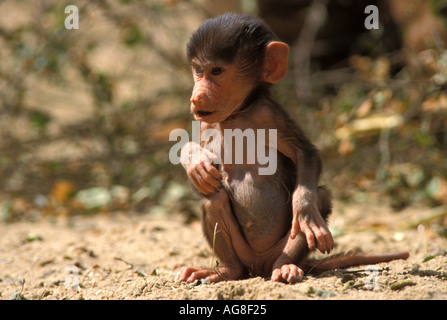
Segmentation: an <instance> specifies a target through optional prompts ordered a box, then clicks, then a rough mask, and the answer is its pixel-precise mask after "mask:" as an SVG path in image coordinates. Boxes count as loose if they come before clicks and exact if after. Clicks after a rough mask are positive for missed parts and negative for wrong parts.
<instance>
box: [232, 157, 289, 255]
mask: <svg viewBox="0 0 447 320" xmlns="http://www.w3.org/2000/svg"><path fill="white" fill-rule="evenodd" d="M248 168H249V167H247V166H243V165H242V166H239V167H238V166H237V165H234V167H233V166H232V168H231V170H229V171H228V176H227V178H226V179H224V181H225V183H224V186H225V189H226V190H227V192H228V194H229V196H230V199H231V204H232V208H233V213H234V216H235V218H236V219H237V221H238V223H239V225H240V228H241V232H242V233H243V235H244V237H245V239H246V241H247V243H248V245H249V246H250V247H251V248H252V249H253V250H254V251H255V252H256V253H263V252H266V251H268V250H270V249H271V248H272V247H274V246H275V245H276V244H277V243H278V242H279V240H280V239H281V238H283V237H284V236H285V234H286V233H287V232H288V231H289V229H290V225H291V221H292V205H291V194H290V191H288V190H287V188H286V185H285V184H284V183H283V182H282V181H281V179H280V177H279V176H276V175H273V176H258V175H257V174H255V173H253V170H250V169H248Z"/></svg>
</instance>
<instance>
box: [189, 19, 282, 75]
mask: <svg viewBox="0 0 447 320" xmlns="http://www.w3.org/2000/svg"><path fill="white" fill-rule="evenodd" d="M276 39H277V37H276V35H275V34H274V33H273V31H272V30H271V29H270V28H269V27H268V26H267V25H266V24H265V23H264V22H263V21H262V20H260V19H259V18H256V17H254V16H252V15H249V14H239V13H227V14H224V15H221V16H218V17H216V18H213V19H209V20H206V21H205V22H204V23H203V24H202V25H201V26H200V27H199V29H197V31H196V32H194V34H193V35H192V36H191V39H190V40H189V43H188V45H187V47H186V55H187V58H188V60H189V61H190V62H191V60H192V59H194V58H196V59H198V60H199V61H200V62H202V63H206V62H214V61H222V62H224V63H233V62H236V63H237V64H238V67H239V69H240V71H241V72H242V74H243V75H244V76H246V77H250V78H252V77H253V78H256V77H259V74H260V71H261V70H262V63H263V57H264V49H265V47H266V46H267V44H268V43H270V42H271V41H274V40H276Z"/></svg>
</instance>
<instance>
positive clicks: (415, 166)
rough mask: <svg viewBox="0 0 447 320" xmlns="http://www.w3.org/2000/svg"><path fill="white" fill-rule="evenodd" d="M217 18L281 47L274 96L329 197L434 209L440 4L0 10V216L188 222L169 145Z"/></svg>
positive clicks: (186, 116) (443, 126)
mask: <svg viewBox="0 0 447 320" xmlns="http://www.w3.org/2000/svg"><path fill="white" fill-rule="evenodd" d="M369 4H374V5H376V6H377V7H378V8H379V19H380V28H379V29H377V30H376V29H372V30H367V29H366V28H365V25H364V21H365V19H366V17H367V16H368V14H366V13H365V12H364V9H365V7H366V6H367V5H369ZM68 5H76V6H77V7H78V9H79V29H77V30H74V29H73V30H67V29H66V28H65V26H64V21H65V19H66V18H67V17H68V15H69V14H68V13H65V12H64V10H65V7H66V6H68ZM225 11H245V12H250V13H254V14H258V15H260V16H261V17H263V18H264V19H265V20H266V21H267V22H268V23H269V24H270V25H271V26H272V28H273V29H274V31H275V32H276V33H277V34H278V35H279V37H280V38H281V39H282V40H283V41H285V42H287V43H288V44H289V45H290V46H291V49H292V50H291V56H290V66H289V72H288V74H287V77H286V79H285V80H284V81H283V82H282V83H281V84H279V85H277V86H276V87H275V96H276V97H277V99H278V100H279V101H280V102H281V103H282V104H283V105H284V106H285V107H286V109H287V110H288V111H289V112H290V113H291V115H292V116H293V117H294V118H295V119H296V120H297V121H298V122H299V123H300V124H301V125H302V126H303V128H304V129H305V131H306V132H307V133H308V135H309V136H310V137H311V139H312V140H313V141H314V142H315V143H316V144H317V145H318V147H319V148H320V149H321V153H322V157H323V162H324V166H325V170H324V175H323V177H322V183H324V184H326V185H328V186H329V187H330V188H331V190H332V191H333V194H334V197H335V198H336V199H337V200H338V201H353V202H367V203H370V204H371V205H373V206H374V205H376V204H381V205H383V204H387V205H390V206H391V207H393V208H394V209H396V210H400V209H402V208H405V207H406V206H410V205H414V204H418V205H419V204H420V205H425V206H438V205H447V90H446V89H447V50H446V43H447V42H446V32H445V28H446V24H447V1H444V0H422V1H421V0H393V1H355V0H313V1H310V0H302V1H300V0H279V1H273V0H258V1H255V0H241V1H237V0H232V1H212V0H135V1H129V0H97V1H88V0H71V1H64V0H62V1H61V0H4V1H0V220H1V221H3V222H11V221H17V220H20V219H39V218H42V217H46V216H50V217H52V216H61V215H62V216H70V215H76V214H92V213H97V212H113V211H123V210H124V211H126V212H140V213H150V214H171V213H181V214H184V215H185V216H186V217H189V218H194V217H197V216H198V210H197V207H198V204H197V202H196V200H195V196H194V195H193V193H192V192H191V190H190V187H189V184H188V182H187V178H186V174H185V173H184V170H183V168H182V167H181V166H180V165H176V166H175V165H172V164H171V163H170V162H169V158H168V152H169V150H170V148H171V147H172V146H173V145H174V144H175V142H172V141H169V133H170V132H171V130H173V129H175V128H185V129H188V128H189V127H190V126H191V120H192V116H191V115H190V113H189V95H190V92H191V89H192V84H193V83H192V77H191V75H190V70H189V67H188V65H187V64H186V60H185V57H184V48H185V44H186V42H187V41H188V38H189V36H190V34H191V33H192V32H193V31H194V30H195V29H196V28H197V27H198V26H199V25H200V24H201V23H202V22H203V20H204V19H206V18H209V17H212V16H215V15H218V14H220V13H223V12H225Z"/></svg>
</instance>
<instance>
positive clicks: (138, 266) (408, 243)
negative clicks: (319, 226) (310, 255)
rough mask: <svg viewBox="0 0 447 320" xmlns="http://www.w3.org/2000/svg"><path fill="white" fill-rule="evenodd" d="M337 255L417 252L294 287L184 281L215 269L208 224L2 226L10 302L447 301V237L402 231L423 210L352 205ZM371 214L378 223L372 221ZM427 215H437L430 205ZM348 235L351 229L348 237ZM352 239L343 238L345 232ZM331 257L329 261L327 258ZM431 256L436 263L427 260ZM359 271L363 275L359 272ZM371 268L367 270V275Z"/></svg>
mask: <svg viewBox="0 0 447 320" xmlns="http://www.w3.org/2000/svg"><path fill="white" fill-rule="evenodd" d="M338 207H339V210H338V211H339V212H341V214H337V213H336V214H334V217H333V218H332V220H331V221H332V229H333V233H334V235H336V248H335V252H343V251H348V250H351V249H361V250H362V251H363V252H369V253H371V252H376V253H378V252H389V251H394V250H402V249H405V250H408V251H409V252H410V258H409V259H408V260H406V261H403V260H400V261H392V262H389V263H382V264H379V265H377V266H376V267H377V269H369V270H367V268H365V267H354V268H350V269H348V270H351V272H346V271H340V270H337V271H331V272H325V273H323V274H320V275H318V276H315V275H306V277H305V279H304V281H303V282H301V283H298V284H295V285H289V284H282V283H272V282H271V281H269V280H268V279H263V278H260V277H257V278H251V279H247V280H239V281H226V282H220V283H217V284H194V285H187V284H185V283H180V282H178V281H176V275H177V273H178V271H179V269H180V268H181V267H182V266H184V265H193V266H205V267H206V266H210V265H211V264H212V261H213V256H212V252H211V250H210V248H208V246H207V244H206V242H205V240H204V238H203V236H202V234H201V232H200V227H199V224H197V223H193V224H185V223H184V222H183V221H182V218H181V217H179V216H170V217H169V216H168V217H166V216H165V217H158V218H157V217H151V216H149V215H143V216H141V215H140V216H137V215H131V214H127V215H126V214H124V213H114V214H112V215H109V216H104V215H98V216H93V217H72V218H70V219H69V220H63V219H61V218H59V219H57V220H52V221H50V219H46V220H42V221H39V222H17V223H13V224H1V225H0V297H1V299H11V298H26V299H70V300H71V299H95V300H96V299H166V300H167V299H176V300H184V299H188V300H191V299H261V300H262V299H268V300H277V299H386V300H392V299H424V300H425V299H446V298H447V255H446V249H447V239H446V238H444V237H442V236H439V235H437V234H436V233H434V232H433V230H432V229H431V228H430V227H426V228H423V229H422V228H419V230H418V229H417V228H410V229H404V228H402V227H401V226H402V225H401V224H400V222H402V221H408V220H409V219H410V220H411V217H415V216H416V215H420V214H424V212H423V211H422V210H423V209H416V208H414V209H409V210H407V211H405V212H403V213H393V212H391V211H390V210H387V209H383V208H382V209H375V210H372V209H368V208H366V207H358V206H352V207H344V206H343V208H342V207H341V206H340V205H338ZM368 210H369V211H370V213H371V215H369V219H366V218H365V217H364V215H365V214H366V213H367V212H368ZM427 210H428V209H427ZM340 230H343V231H342V232H340ZM340 233H343V234H340ZM321 256H322V255H320V257H321ZM427 257H430V258H431V259H429V260H428V261H426V262H424V259H425V258H427ZM356 270H360V271H357V272H355V271H356ZM362 270H363V271H362Z"/></svg>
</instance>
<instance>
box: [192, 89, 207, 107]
mask: <svg viewBox="0 0 447 320" xmlns="http://www.w3.org/2000/svg"><path fill="white" fill-rule="evenodd" d="M205 101H206V93H205V92H203V91H199V92H193V94H192V96H191V102H192V103H193V104H194V105H196V106H197V105H203V104H204V103H205Z"/></svg>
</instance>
